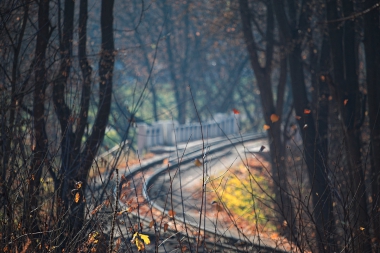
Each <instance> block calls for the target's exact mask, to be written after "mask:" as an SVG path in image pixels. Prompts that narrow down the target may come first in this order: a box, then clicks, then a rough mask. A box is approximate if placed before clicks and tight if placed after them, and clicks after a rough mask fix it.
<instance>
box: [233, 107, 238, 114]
mask: <svg viewBox="0 0 380 253" xmlns="http://www.w3.org/2000/svg"><path fill="white" fill-rule="evenodd" d="M232 111H233V112H234V114H240V111H239V110H238V109H235V108H234V109H232Z"/></svg>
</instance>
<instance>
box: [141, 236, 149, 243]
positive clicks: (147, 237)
mask: <svg viewBox="0 0 380 253" xmlns="http://www.w3.org/2000/svg"><path fill="white" fill-rule="evenodd" d="M140 237H141V239H142V240H143V241H144V243H145V244H150V240H149V236H148V235H144V234H140Z"/></svg>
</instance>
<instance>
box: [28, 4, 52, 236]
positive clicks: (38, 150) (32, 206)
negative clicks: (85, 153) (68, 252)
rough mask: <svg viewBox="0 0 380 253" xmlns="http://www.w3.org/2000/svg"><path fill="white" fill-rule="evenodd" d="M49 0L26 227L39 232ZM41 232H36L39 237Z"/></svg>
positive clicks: (40, 48) (42, 30)
mask: <svg viewBox="0 0 380 253" xmlns="http://www.w3.org/2000/svg"><path fill="white" fill-rule="evenodd" d="M49 2H50V1H49V0H42V1H40V4H39V9H38V29H39V31H38V33H37V42H36V51H35V52H36V53H35V55H36V69H35V84H34V92H33V119H34V127H33V134H34V136H33V145H34V146H33V147H32V163H31V170H30V171H29V175H28V181H29V191H28V200H29V202H28V203H26V204H27V206H26V207H25V210H26V211H25V212H24V213H25V214H26V215H27V216H28V217H25V218H26V219H25V220H26V221H27V224H26V226H25V227H26V228H27V229H28V230H29V232H30V233H37V232H39V227H38V226H39V224H38V222H39V220H38V216H39V211H38V210H39V205H38V198H37V197H38V195H39V188H40V182H41V175H42V170H43V166H44V164H45V159H46V153H47V136H46V130H45V91H46V87H47V81H46V66H45V64H46V49H47V47H48V42H49ZM38 236H39V235H38V234H37V235H35V237H38Z"/></svg>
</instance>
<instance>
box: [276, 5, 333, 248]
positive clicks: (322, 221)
mask: <svg viewBox="0 0 380 253" xmlns="http://www.w3.org/2000/svg"><path fill="white" fill-rule="evenodd" d="M288 4H289V8H288V11H289V14H288V15H287V14H286V12H285V10H286V8H285V5H284V1H282V0H274V9H275V13H276V17H277V22H278V25H279V29H280V31H281V33H282V34H283V36H284V39H285V40H286V48H291V50H290V51H289V52H288V59H289V68H290V76H291V82H292V94H293V103H294V108H295V111H296V114H297V115H298V116H302V118H301V119H300V120H298V125H299V128H300V129H301V136H302V141H303V146H304V159H305V162H306V166H307V168H308V175H309V181H310V184H311V193H310V194H311V199H312V202H313V205H314V210H313V213H312V215H313V218H314V223H315V226H316V232H317V233H316V234H317V236H316V243H317V245H318V249H319V251H320V252H325V251H327V252H328V251H330V247H331V246H332V245H334V244H333V241H332V238H331V236H330V235H331V234H332V233H333V227H334V216H333V205H332V204H333V202H332V198H331V190H330V187H329V184H328V171H327V168H326V166H324V163H323V160H324V158H323V157H322V156H323V154H326V153H327V150H324V149H323V148H326V146H322V145H321V140H320V136H319V135H318V132H317V129H316V125H315V121H314V118H313V114H304V110H305V109H310V106H311V105H310V102H309V100H308V96H307V91H306V84H305V75H304V69H303V61H302V58H301V54H302V49H301V46H302V38H301V37H300V36H302V35H303V34H304V33H305V32H306V30H307V27H308V24H309V22H308V15H309V14H310V9H309V8H310V7H305V6H304V5H302V6H301V8H302V9H301V10H300V15H299V20H298V22H294V20H292V19H294V17H297V14H296V12H297V10H296V8H295V6H296V5H295V3H294V1H289V2H288ZM306 6H308V5H306ZM288 16H289V17H290V18H288ZM297 23H298V25H297Z"/></svg>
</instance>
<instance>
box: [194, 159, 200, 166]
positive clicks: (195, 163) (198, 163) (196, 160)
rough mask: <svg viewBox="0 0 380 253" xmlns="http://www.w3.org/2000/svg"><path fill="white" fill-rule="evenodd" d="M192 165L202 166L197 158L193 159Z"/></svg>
mask: <svg viewBox="0 0 380 253" xmlns="http://www.w3.org/2000/svg"><path fill="white" fill-rule="evenodd" d="M194 165H195V166H197V167H200V166H202V162H201V161H199V159H195V160H194Z"/></svg>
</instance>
